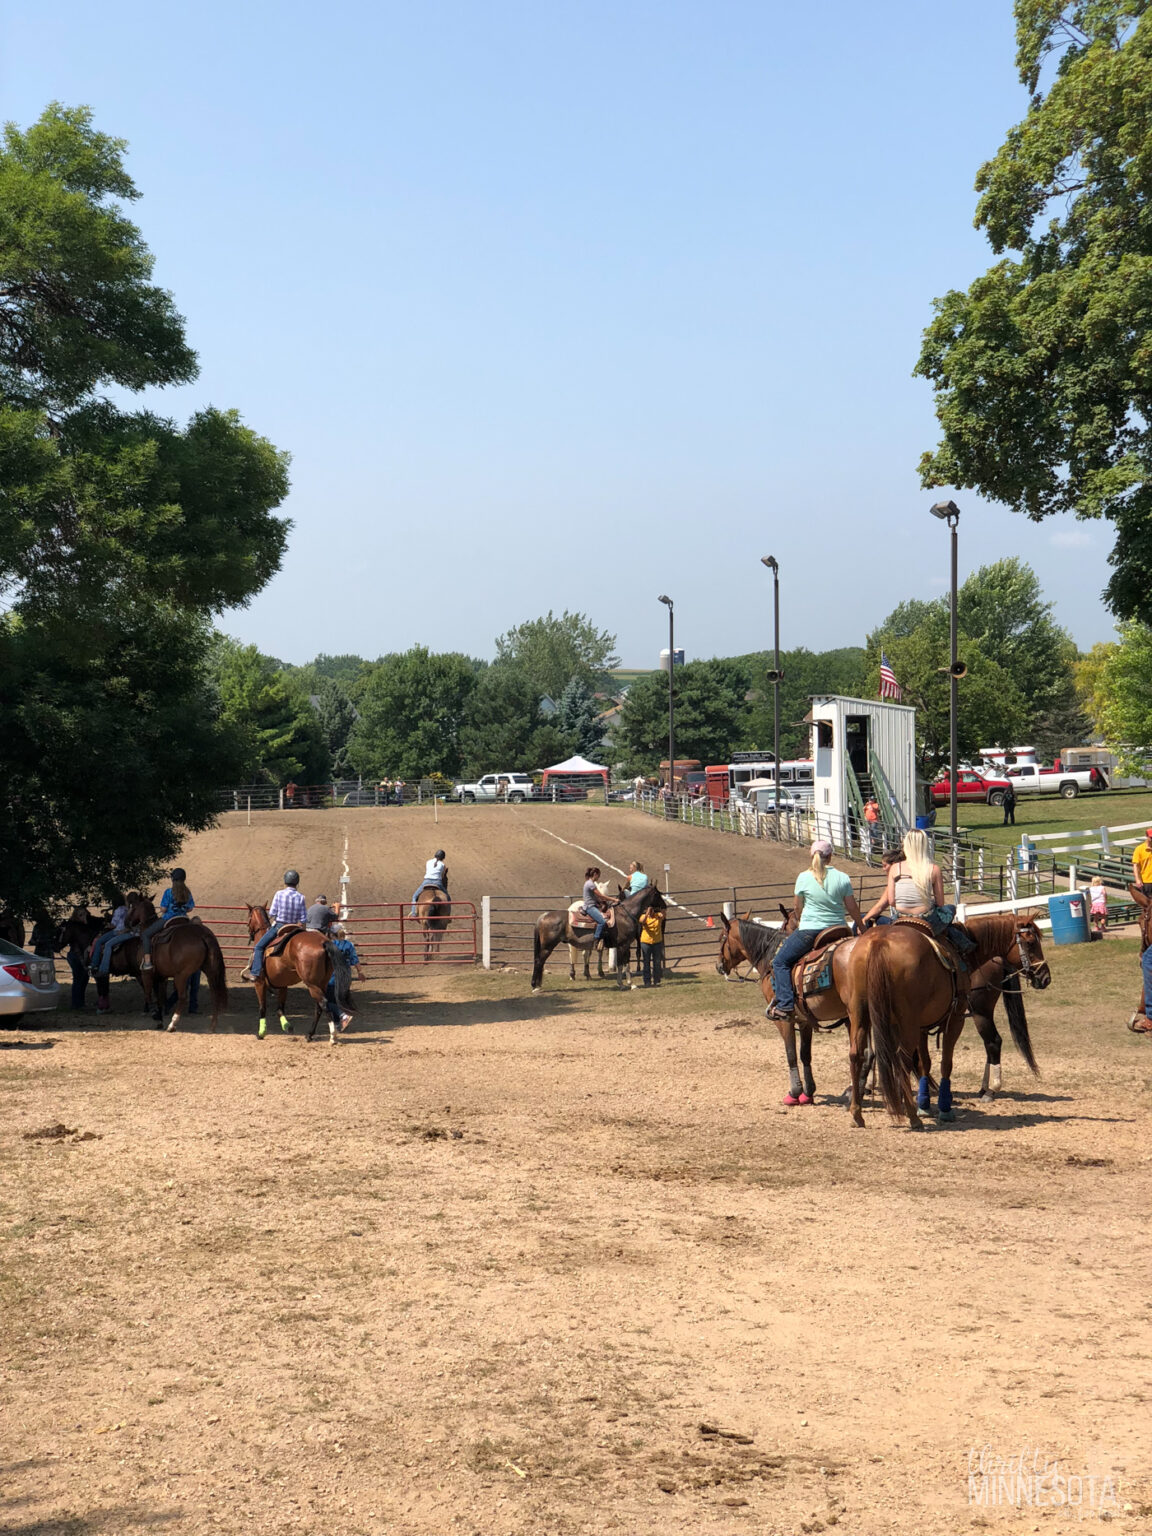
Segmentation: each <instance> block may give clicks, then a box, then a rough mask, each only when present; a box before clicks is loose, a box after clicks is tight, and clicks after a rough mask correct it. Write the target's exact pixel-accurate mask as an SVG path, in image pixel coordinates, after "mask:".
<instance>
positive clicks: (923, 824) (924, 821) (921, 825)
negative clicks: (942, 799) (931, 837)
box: [916, 811, 936, 832]
mask: <svg viewBox="0 0 1152 1536" xmlns="http://www.w3.org/2000/svg"><path fill="white" fill-rule="evenodd" d="M935 825H936V812H935V811H929V812H928V814H927V816H917V818H916V830H917V831H918V832H929V831H931V829H932V828H933V827H934V826H935Z"/></svg>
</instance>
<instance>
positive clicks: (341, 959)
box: [324, 939, 356, 1013]
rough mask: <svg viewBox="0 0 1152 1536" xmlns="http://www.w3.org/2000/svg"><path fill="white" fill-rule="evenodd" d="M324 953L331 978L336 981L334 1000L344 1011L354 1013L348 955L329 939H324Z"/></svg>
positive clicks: (350, 968)
mask: <svg viewBox="0 0 1152 1536" xmlns="http://www.w3.org/2000/svg"><path fill="white" fill-rule="evenodd" d="M324 953H325V954H326V955H327V956H328V964H329V965H330V966H331V967H332V979H333V981H335V983H336V1002H337V1004H338V1005H339V1006H340V1008H342V1009H343V1011H344V1012H345V1013H354V1012H355V1011H356V1004H355V1003H354V1002H353V1001H352V967H351V966H350V965H349V964H348V957H347V956H346V955H344V954H342V953H341V951H340V950H338V949H337V948H336V946H335V944H333V942H332V940H331V939H325V940H324Z"/></svg>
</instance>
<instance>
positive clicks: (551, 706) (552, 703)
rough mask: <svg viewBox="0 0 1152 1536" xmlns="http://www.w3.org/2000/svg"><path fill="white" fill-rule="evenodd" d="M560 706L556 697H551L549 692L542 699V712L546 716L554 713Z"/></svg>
mask: <svg viewBox="0 0 1152 1536" xmlns="http://www.w3.org/2000/svg"><path fill="white" fill-rule="evenodd" d="M558 708H559V705H558V704H557V703H556V700H555V699H550V698H549V697H548V695H547V694H545V695H544V697H543V698H542V699H541V700H540V713H541V714H542V715H544V716H548V715H554V714H555V713H556V711H557V709H558Z"/></svg>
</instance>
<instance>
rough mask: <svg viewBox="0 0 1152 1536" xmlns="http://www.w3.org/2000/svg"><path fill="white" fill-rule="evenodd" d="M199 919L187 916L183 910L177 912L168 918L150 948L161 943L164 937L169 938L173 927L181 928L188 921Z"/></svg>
mask: <svg viewBox="0 0 1152 1536" xmlns="http://www.w3.org/2000/svg"><path fill="white" fill-rule="evenodd" d="M199 921H200V919H199V918H198V917H187V916H186V915H185V914H184V913H183V912H180V913H178V914H177V915H176V916H175V917H170V918H168V920H167V921H166V922H165V924H164V926H163V928H161V930H160V932H159V933H158V934H157V935H156V936H155V938H154V939H153V940H152V948H153V949H155V948H156V946H157V945H158V944H163V943H164V942H165V940H166V939H170V938H171V937H172V930H173V928H183V927H186V926H187V925H188V924H189V923H198V922H199Z"/></svg>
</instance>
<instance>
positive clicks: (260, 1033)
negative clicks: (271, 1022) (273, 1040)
mask: <svg viewBox="0 0 1152 1536" xmlns="http://www.w3.org/2000/svg"><path fill="white" fill-rule="evenodd" d="M267 1032H268V1020H267V1019H261V1020H260V1028H259V1029H258V1030H257V1031H256V1038H257V1040H263V1038H264V1036H265V1035H266V1034H267Z"/></svg>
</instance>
